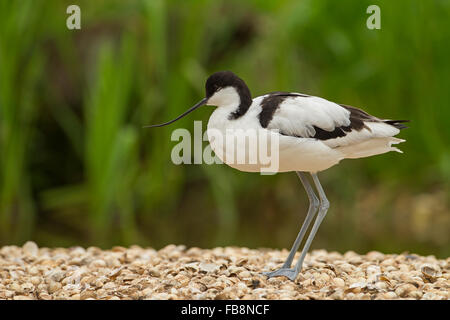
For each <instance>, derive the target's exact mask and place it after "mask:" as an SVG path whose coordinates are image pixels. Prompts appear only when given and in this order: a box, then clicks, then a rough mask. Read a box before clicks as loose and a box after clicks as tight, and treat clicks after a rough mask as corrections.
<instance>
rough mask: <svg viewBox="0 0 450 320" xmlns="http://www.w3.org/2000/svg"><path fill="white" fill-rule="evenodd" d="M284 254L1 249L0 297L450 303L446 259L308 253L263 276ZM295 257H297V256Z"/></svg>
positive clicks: (243, 250) (167, 249)
mask: <svg viewBox="0 0 450 320" xmlns="http://www.w3.org/2000/svg"><path fill="white" fill-rule="evenodd" d="M287 255H288V251H287V250H282V251H278V250H268V249H260V250H252V249H247V248H237V247H226V248H215V249H199V248H189V249H187V248H186V247H185V246H175V245H169V246H167V247H165V248H163V249H161V250H159V251H156V250H154V249H151V248H145V249H144V248H141V247H138V246H131V247H130V248H124V247H114V248H112V249H111V250H101V249H100V248H96V247H90V248H87V249H84V248H81V247H72V248H68V249H66V248H54V249H49V248H38V246H37V245H36V244H35V243H34V242H27V243H25V244H24V245H23V246H22V247H17V246H5V247H2V248H1V249H0V299H14V300H25V299H45V300H49V299H107V300H108V299H109V300H118V299H449V291H450V290H449V289H450V272H449V269H450V258H447V259H446V260H438V259H436V258H435V257H434V256H427V257H422V256H418V255H414V254H407V253H405V254H400V255H394V254H382V253H380V252H375V251H372V252H369V253H367V254H366V255H358V254H356V253H354V252H347V253H345V254H344V255H342V254H339V253H337V252H326V251H325V250H315V251H312V252H311V253H310V254H308V255H307V256H306V260H305V264H304V267H303V271H302V272H301V274H300V275H299V276H298V277H297V279H296V281H295V282H291V281H290V280H288V279H287V278H285V277H277V278H271V279H269V280H267V279H266V277H265V276H262V275H261V274H260V272H262V271H269V270H274V269H276V268H277V267H280V266H281V265H282V263H283V262H284V260H285V259H286V257H287ZM297 257H298V254H297Z"/></svg>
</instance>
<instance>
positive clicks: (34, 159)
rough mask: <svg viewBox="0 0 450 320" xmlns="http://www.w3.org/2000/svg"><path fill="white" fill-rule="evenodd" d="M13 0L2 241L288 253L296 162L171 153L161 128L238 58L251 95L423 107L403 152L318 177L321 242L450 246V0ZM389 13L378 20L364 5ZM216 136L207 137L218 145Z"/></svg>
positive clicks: (1, 57) (1, 156)
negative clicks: (71, 9) (199, 160)
mask: <svg viewBox="0 0 450 320" xmlns="http://www.w3.org/2000/svg"><path fill="white" fill-rule="evenodd" d="M73 3H74V1H49V0H36V1H8V0H3V1H1V2H0V245H7V244H16V245H21V244H22V243H23V242H25V241H26V240H29V239H32V240H34V241H36V242H37V243H38V244H39V245H40V246H50V247H56V246H74V245H81V246H90V245H95V246H99V247H102V248H108V247H110V246H113V245H124V246H128V245H131V244H138V245H141V246H152V247H155V248H160V247H162V246H164V245H166V244H169V243H177V244H185V245H187V246H199V247H213V246H225V245H234V246H246V247H253V248H257V247H276V248H290V245H291V243H292V241H293V240H294V239H295V237H296V234H297V232H298V229H299V227H300V225H301V223H302V221H303V219H304V217H305V213H306V209H307V197H306V195H305V192H304V190H303V188H302V186H301V184H300V182H299V181H298V179H297V177H296V175H295V174H294V173H283V174H277V175H275V176H260V175H259V174H251V173H242V172H239V171H236V170H234V169H232V168H229V167H227V166H225V165H206V164H203V165H178V166H177V165H174V164H173V163H172V162H171V161H170V155H171V149H172V147H173V146H174V145H175V144H176V142H172V141H171V140H170V135H171V132H172V130H173V129H175V128H178V127H183V128H187V129H189V130H190V131H192V130H193V122H194V120H202V121H204V127H205V125H206V121H207V119H208V117H209V115H210V114H211V112H212V108H204V109H201V110H198V111H196V112H195V113H193V114H191V115H190V116H189V117H186V118H184V119H183V120H182V121H179V122H177V123H176V124H175V125H172V126H170V127H166V128H161V129H152V130H150V129H142V126H143V125H146V124H152V123H159V122H162V121H166V120H168V119H171V118H173V117H174V116H176V115H178V114H180V113H181V112H183V111H184V110H186V109H187V108H189V107H191V106H192V105H193V104H194V103H196V102H197V101H198V100H199V99H201V98H202V97H203V94H204V93H203V91H204V82H205V79H206V78H207V76H208V75H209V74H211V73H212V72H215V71H218V70H223V69H226V70H232V71H234V72H236V73H237V74H238V75H239V76H240V77H242V78H243V79H244V80H245V81H246V82H247V83H248V85H249V87H250V89H251V91H252V94H253V95H254V96H257V95H260V94H263V93H266V92H269V91H275V90H283V91H298V92H303V93H308V94H312V95H318V96H322V97H325V98H328V99H330V100H332V101H336V102H339V103H345V104H349V105H353V106H358V107H363V108H365V109H366V110H367V111H368V112H370V113H372V114H374V115H376V116H380V117H385V118H393V119H404V118H406V119H411V120H412V122H411V123H410V128H409V129H407V130H403V131H402V133H401V135H400V136H401V137H402V138H405V139H407V142H406V143H404V144H402V145H401V149H402V150H403V151H404V154H398V153H389V154H385V155H380V156H376V157H373V158H368V159H359V160H345V161H343V162H342V163H341V164H340V165H339V166H336V167H333V168H331V169H329V170H327V171H326V172H324V173H321V174H320V176H321V178H322V184H323V185H324V187H325V190H326V191H327V194H328V196H329V199H330V201H331V209H330V211H329V214H328V215H327V218H326V219H325V221H324V223H323V224H322V227H321V229H320V230H319V232H318V235H317V237H316V239H315V241H314V243H313V246H312V247H313V248H324V249H327V250H338V251H341V252H344V251H347V250H354V251H356V252H359V253H365V252H367V251H370V250H380V251H383V252H388V253H389V252H396V253H400V252H403V251H409V252H413V253H420V254H427V255H428V254H433V255H436V256H438V257H447V256H449V254H450V244H449V230H450V209H449V191H450V187H449V180H450V148H449V143H450V93H449V88H450V59H449V57H450V1H422V0H415V1H410V0H402V1H374V0H370V1H356V0H354V1H349V0H345V1H334V0H329V1H327V0H314V1H306V0H304V1H297V0H292V1H278V0H270V1H269V0H268V1H256V0H253V1H238V0H235V1H161V0H148V1H137V0H131V1H119V0H108V1H75V3H76V4H78V5H79V6H80V7H81V24H82V29H81V30H75V31H71V30H68V29H67V28H66V19H67V17H68V15H67V14H66V8H67V6H68V5H69V4H73ZM371 4H377V5H379V6H380V8H381V27H382V28H381V30H368V29H367V28H366V19H367V18H368V16H369V15H368V14H367V13H366V8H367V7H368V6H369V5H371ZM204 146H205V145H204Z"/></svg>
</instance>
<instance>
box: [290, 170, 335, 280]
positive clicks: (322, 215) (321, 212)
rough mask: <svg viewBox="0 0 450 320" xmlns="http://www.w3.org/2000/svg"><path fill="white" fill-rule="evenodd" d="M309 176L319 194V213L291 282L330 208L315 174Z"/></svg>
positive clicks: (299, 269) (300, 267) (300, 268)
mask: <svg viewBox="0 0 450 320" xmlns="http://www.w3.org/2000/svg"><path fill="white" fill-rule="evenodd" d="M311 176H312V178H313V181H314V184H315V185H316V189H317V192H318V193H319V198H320V206H319V212H318V214H317V218H316V221H315V222H314V225H313V227H312V230H311V232H310V234H309V236H308V239H307V240H306V243H305V246H304V247H303V250H302V253H301V255H300V258H299V259H298V261H297V263H296V265H295V268H294V269H295V273H294V274H293V278H290V279H291V280H294V279H295V278H296V277H297V275H298V274H299V272H300V271H301V270H302V265H303V260H305V256H306V253H307V252H308V250H309V247H310V246H311V242H312V241H313V239H314V237H315V236H316V232H317V230H318V229H319V226H320V224H321V223H322V220H323V218H325V215H326V214H327V211H328V208H329V207H330V202H329V201H328V199H327V197H326V195H325V192H324V191H323V188H322V185H321V184H320V181H319V178H318V177H317V174H316V173H311Z"/></svg>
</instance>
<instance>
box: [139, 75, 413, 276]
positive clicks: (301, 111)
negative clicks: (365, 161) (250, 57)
mask: <svg viewBox="0 0 450 320" xmlns="http://www.w3.org/2000/svg"><path fill="white" fill-rule="evenodd" d="M205 89H206V97H205V98H204V99H203V100H201V101H200V102H198V103H197V104H196V105H195V106H193V107H192V108H191V109H189V110H187V111H186V112H185V113H183V114H182V115H180V116H179V117H177V118H176V119H174V120H172V121H169V122H166V123H163V124H159V125H153V126H148V127H159V126H165V125H168V124H170V123H173V122H174V121H176V120H178V119H180V118H182V117H184V116H185V115H187V114H188V113H190V112H192V111H194V110H195V109H197V108H199V107H200V106H203V105H211V106H216V107H217V109H216V110H214V112H213V113H212V115H211V117H210V118H209V121H208V130H216V131H218V132H221V133H223V135H227V134H230V132H232V130H230V129H239V128H240V129H255V130H257V131H258V132H264V131H267V132H269V131H270V134H276V135H277V138H278V142H279V143H278V146H279V150H278V156H279V160H278V161H279V165H278V168H277V170H276V172H288V171H295V172H296V173H297V175H298V177H299V178H300V181H301V182H302V184H303V186H304V188H305V190H306V193H307V195H308V198H309V209H308V213H307V215H306V219H305V222H304V223H303V225H302V227H301V229H300V232H299V233H298V236H297V238H296V240H295V242H294V244H293V246H292V249H291V251H290V253H289V256H288V258H287V260H286V261H285V263H284V264H283V266H282V267H281V268H280V269H278V270H275V271H271V272H265V273H264V274H265V275H267V276H268V277H274V276H286V277H288V278H289V279H291V280H294V279H295V278H296V277H297V275H298V274H299V272H300V271H301V269H302V265H303V261H304V259H305V256H306V253H307V252H308V250H309V247H310V245H311V242H312V241H313V239H314V236H315V234H316V232H317V230H318V228H319V226H320V224H321V222H322V220H323V218H324V217H325V215H326V213H327V211H328V208H329V206H330V205H329V201H328V200H327V197H326V196H325V192H324V191H323V188H322V186H321V184H320V182H319V178H318V177H317V173H318V172H319V171H323V170H325V169H328V168H330V167H332V166H334V165H335V164H337V163H339V161H341V160H343V159H356V158H363V157H369V156H373V155H377V154H382V153H386V152H389V151H397V152H401V151H400V150H399V149H397V148H396V147H393V146H392V145H394V144H398V143H400V142H404V141H405V140H402V139H398V138H395V137H394V136H395V135H397V134H398V133H399V132H400V129H403V128H406V127H405V126H404V125H403V124H402V123H404V122H408V120H386V119H380V118H377V117H374V116H372V115H370V114H368V113H366V112H365V111H363V110H361V109H358V108H355V107H351V106H347V105H343V104H338V103H334V102H331V101H328V100H325V99H323V98H320V97H315V96H310V95H306V94H301V93H294V92H272V93H268V94H266V95H263V96H259V97H256V98H254V99H252V96H251V94H250V90H249V88H248V87H247V85H246V84H245V82H244V81H243V80H242V79H240V78H239V77H238V76H236V75H235V74H234V73H232V72H230V71H221V72H216V73H214V74H212V75H211V76H210V77H209V78H208V79H207V81H206V85H205ZM218 140H220V139H212V138H210V137H209V141H210V145H211V148H212V149H213V150H214V152H215V153H216V155H218V156H219V158H221V159H222V160H223V162H224V163H226V164H228V165H230V166H232V167H233V168H236V169H238V170H241V171H250V172H256V171H259V170H260V169H261V167H262V164H260V163H256V164H252V165H249V164H248V163H243V164H238V163H236V162H235V161H227V159H226V157H224V155H225V154H227V150H226V148H227V144H226V143H223V142H220V141H218ZM307 173H309V174H310V175H311V176H312V181H313V183H314V185H315V188H316V190H317V194H316V193H315V192H314V189H313V187H312V185H311V184H310V182H309V180H308V178H307ZM316 215H317V217H316V219H315V221H314V224H313V227H312V229H311V232H310V234H309V236H308V238H307V240H306V243H305V245H304V247H303V250H302V252H301V255H300V258H299V259H298V261H297V263H296V264H295V266H294V267H291V265H292V262H293V259H294V256H295V253H296V252H297V250H298V248H299V246H300V244H301V242H302V240H303V238H304V236H305V233H306V230H307V229H308V227H309V225H310V224H311V222H312V220H313V219H314V217H315V216H316Z"/></svg>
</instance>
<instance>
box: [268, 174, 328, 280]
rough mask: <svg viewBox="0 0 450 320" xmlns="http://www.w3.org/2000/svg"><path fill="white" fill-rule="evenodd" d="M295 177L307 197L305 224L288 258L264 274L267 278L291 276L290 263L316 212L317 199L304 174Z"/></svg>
mask: <svg viewBox="0 0 450 320" xmlns="http://www.w3.org/2000/svg"><path fill="white" fill-rule="evenodd" d="M297 175H298V177H299V178H300V181H301V182H302V184H303V186H304V188H305V190H306V193H307V195H308V199H309V208H308V214H307V215H306V219H305V222H303V225H302V227H301V229H300V232H299V233H298V235H297V239H295V242H294V244H293V245H292V248H291V251H290V252H289V256H288V257H287V259H286V261H285V262H284V264H283V266H282V267H281V268H280V269H278V270H275V271H271V272H265V273H264V274H265V275H266V276H268V277H269V278H270V277H276V276H287V277H289V276H290V275H291V274H292V269H290V268H291V264H292V261H293V260H294V256H295V253H296V252H297V250H298V248H299V247H300V244H301V242H302V241H303V238H304V236H305V233H306V230H308V228H309V225H310V224H311V221H312V219H313V218H314V216H315V214H316V212H317V209H318V207H319V199H318V198H317V196H316V194H315V193H314V190H313V188H312V186H311V184H310V183H309V181H308V178H307V176H306V173H304V172H300V171H297Z"/></svg>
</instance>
